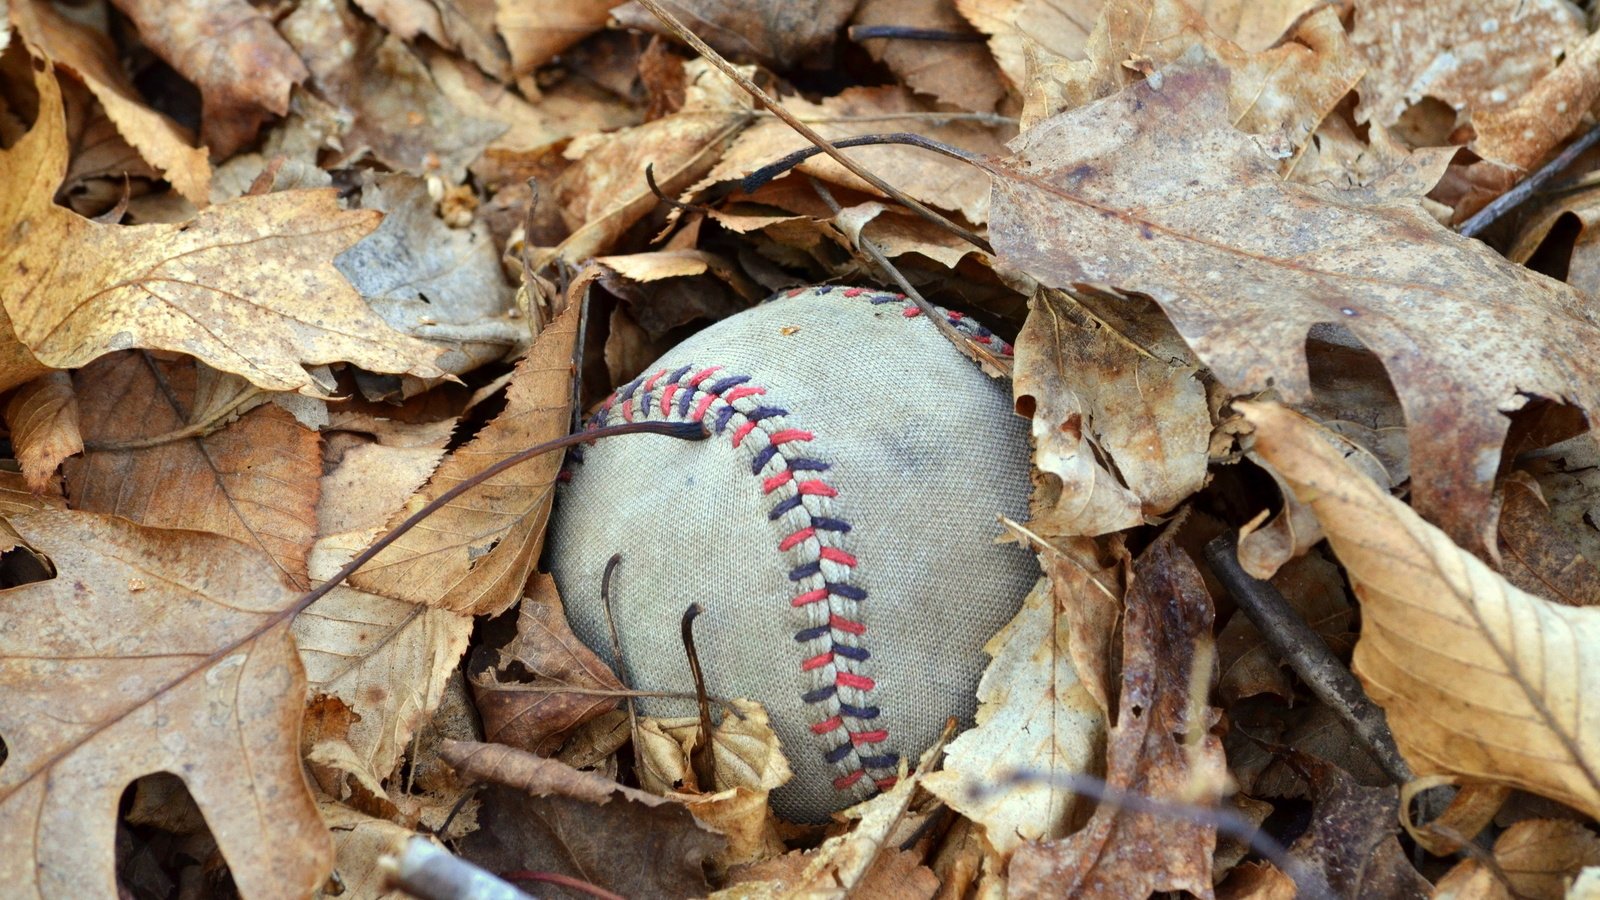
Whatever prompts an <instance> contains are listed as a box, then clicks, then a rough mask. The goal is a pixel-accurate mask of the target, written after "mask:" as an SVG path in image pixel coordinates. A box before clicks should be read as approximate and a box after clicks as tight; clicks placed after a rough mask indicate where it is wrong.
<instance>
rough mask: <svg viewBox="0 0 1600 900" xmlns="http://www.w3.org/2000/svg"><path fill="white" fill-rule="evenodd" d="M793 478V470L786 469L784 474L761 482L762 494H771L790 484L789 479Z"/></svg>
mask: <svg viewBox="0 0 1600 900" xmlns="http://www.w3.org/2000/svg"><path fill="white" fill-rule="evenodd" d="M793 477H794V472H793V471H792V470H789V469H784V470H783V471H782V472H779V473H778V474H776V475H774V476H772V477H771V478H768V479H767V480H766V481H763V482H761V493H763V494H770V493H772V492H773V491H775V490H777V489H778V488H781V487H783V486H784V485H786V484H788V483H789V479H791V478H793Z"/></svg>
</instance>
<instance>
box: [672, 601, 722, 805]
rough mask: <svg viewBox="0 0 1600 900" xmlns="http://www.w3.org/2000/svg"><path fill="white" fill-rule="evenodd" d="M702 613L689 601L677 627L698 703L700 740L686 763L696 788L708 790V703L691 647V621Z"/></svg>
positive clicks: (711, 777)
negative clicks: (692, 771)
mask: <svg viewBox="0 0 1600 900" xmlns="http://www.w3.org/2000/svg"><path fill="white" fill-rule="evenodd" d="M703 612H705V607H703V606H701V605H700V604H698V603H691V604H689V608H688V609H686V610H684V611H683V622H682V624H681V625H680V626H679V629H680V630H681V632H682V635H683V652H684V653H685V654H687V655H688V657H689V674H690V675H692V676H694V692H695V697H696V699H697V700H698V701H699V703H700V740H699V742H697V743H696V744H695V746H694V749H693V750H691V751H689V766H690V767H691V768H692V769H694V777H695V780H696V781H698V782H699V783H700V784H699V787H700V790H702V791H705V792H706V793H708V794H709V793H712V792H714V791H716V789H717V765H716V756H715V755H714V754H713V751H712V749H711V703H710V701H708V700H707V699H706V679H705V674H704V673H703V672H701V671H700V654H698V653H696V652H695V649H694V620H695V619H696V618H698V617H699V616H700V614H701V613H703Z"/></svg>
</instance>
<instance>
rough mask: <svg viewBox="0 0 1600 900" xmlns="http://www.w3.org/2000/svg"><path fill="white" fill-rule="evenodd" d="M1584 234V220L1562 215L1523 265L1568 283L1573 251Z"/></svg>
mask: <svg viewBox="0 0 1600 900" xmlns="http://www.w3.org/2000/svg"><path fill="white" fill-rule="evenodd" d="M1582 234H1583V220H1581V219H1579V218H1578V217H1577V216H1575V215H1573V214H1572V213H1562V214H1561V215H1560V216H1557V217H1556V220H1555V222H1554V223H1552V224H1551V225H1550V230H1549V231H1548V232H1547V233H1546V234H1545V236H1544V240H1542V241H1540V242H1539V246H1538V247H1537V248H1535V249H1534V251H1533V255H1531V256H1529V257H1528V261H1527V262H1526V263H1524V264H1523V265H1526V266H1527V267H1528V268H1530V269H1532V270H1534V271H1535V272H1543V273H1544V274H1546V275H1549V276H1550V277H1551V278H1554V279H1556V280H1557V281H1566V280H1567V275H1568V273H1569V272H1570V270H1571V267H1572V251H1573V248H1574V247H1576V246H1577V243H1578V237H1579V236H1580V235H1582Z"/></svg>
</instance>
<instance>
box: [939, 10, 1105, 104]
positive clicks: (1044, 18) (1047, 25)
mask: <svg viewBox="0 0 1600 900" xmlns="http://www.w3.org/2000/svg"><path fill="white" fill-rule="evenodd" d="M955 5H956V10H957V11H959V12H960V13H961V15H962V17H963V18H965V19H966V20H967V21H968V22H971V23H972V27H974V28H976V29H978V30H979V31H981V32H983V33H984V34H987V35H989V52H990V53H992V54H994V59H995V63H996V64H997V65H998V66H999V67H1000V71H1001V72H1003V73H1004V74H1005V77H1006V80H1007V81H1009V82H1011V85H1012V86H1013V87H1015V88H1017V89H1019V90H1020V89H1022V88H1024V87H1026V86H1027V85H1028V83H1029V77H1028V73H1029V70H1028V65H1029V63H1028V57H1029V53H1030V51H1031V52H1032V53H1033V54H1034V55H1035V58H1038V57H1041V56H1042V57H1044V58H1051V57H1055V58H1061V59H1083V51H1084V45H1085V44H1087V43H1088V41H1089V32H1091V31H1093V30H1094V23H1095V19H1096V18H1097V17H1098V16H1099V14H1100V9H1101V7H1103V6H1105V0H955Z"/></svg>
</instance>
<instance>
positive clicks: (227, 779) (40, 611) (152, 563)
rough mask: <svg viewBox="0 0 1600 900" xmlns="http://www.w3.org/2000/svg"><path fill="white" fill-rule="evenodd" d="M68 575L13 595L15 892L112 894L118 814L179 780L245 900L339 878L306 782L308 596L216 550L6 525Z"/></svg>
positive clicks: (3, 713) (4, 595)
mask: <svg viewBox="0 0 1600 900" xmlns="http://www.w3.org/2000/svg"><path fill="white" fill-rule="evenodd" d="M9 522H10V524H11V527H13V528H14V529H16V531H17V533H18V534H20V535H21V536H22V538H23V539H24V540H26V541H27V542H28V544H29V545H30V546H31V547H33V548H34V549H35V550H36V551H38V552H40V553H43V554H44V555H45V556H47V557H48V558H49V559H50V561H51V562H52V563H53V564H54V566H55V569H56V572H57V574H56V577H54V578H51V579H49V580H47V581H41V582H36V583H33V584H27V585H23V586H21V587H16V588H12V589H10V590H7V591H3V592H0V623H4V624H3V625H0V693H3V695H4V696H5V698H6V700H5V702H4V703H3V704H0V739H3V740H4V742H5V747H6V749H7V751H8V753H9V756H8V757H7V758H6V760H5V762H4V764H3V765H0V883H3V884H5V885H6V892H7V895H8V896H13V897H38V898H41V900H42V898H52V897H114V896H116V895H117V881H116V871H115V860H116V852H115V843H116V833H117V829H116V823H117V808H118V804H119V802H120V800H121V797H122V792H123V790H124V789H125V788H126V787H127V786H128V785H129V784H130V783H132V782H133V781H134V779H136V778H138V777H140V776H142V775H148V774H152V773H156V772H171V773H173V774H176V775H178V776H179V777H180V778H182V779H183V782H184V784H185V785H186V786H187V787H188V789H189V793H190V794H191V795H192V796H193V797H194V800H195V802H196V803H197V804H199V807H200V809H201V811H202V812H204V813H205V814H206V821H207V824H209V825H210V827H211V832H212V834H213V835H214V836H215V838H216V841H217V845H218V846H219V847H220V848H221V850H222V853H223V856H224V857H225V858H226V859H227V860H228V863H229V867H230V869H231V871H232V873H233V878H234V881H235V882H236V883H237V884H238V885H239V888H240V891H241V892H242V893H243V894H244V895H245V896H248V897H257V898H272V897H282V898H286V900H287V898H293V897H300V896H303V895H305V894H307V893H309V892H310V891H311V890H313V889H314V888H316V887H317V886H318V885H320V884H321V883H322V880H323V878H324V877H326V875H327V873H328V871H329V870H330V868H331V865H332V849H331V846H330V844H329V841H328V833H327V830H326V829H325V828H324V827H323V825H322V820H321V819H320V818H319V817H318V816H317V810H316V807H315V805H314V804H313V802H312V798H311V792H310V790H309V789H308V787H307V785H306V781H305V776H304V775H303V774H302V771H301V767H300V754H299V747H298V740H299V737H298V736H299V731H300V717H301V710H302V705H303V703H304V700H305V676H304V674H303V673H302V671H301V668H300V660H299V658H298V657H297V656H296V655H295V649H294V641H293V640H292V639H291V637H290V635H289V623H288V619H287V616H286V615H285V612H286V611H287V610H289V609H290V608H291V607H292V606H293V604H294V602H295V600H296V599H297V598H296V594H295V592H294V591H293V590H291V589H290V588H289V586H288V585H287V584H285V583H284V580H283V578H282V576H281V574H280V573H279V572H278V571H277V569H276V568H275V567H274V566H273V565H272V563H271V562H270V561H268V560H267V559H266V558H265V557H264V556H262V555H261V554H260V553H258V552H257V551H255V550H253V549H252V548H249V547H246V546H245V545H243V544H240V543H238V542H236V541H232V540H229V539H228V538H224V537H220V536H218V535H210V534H204V533H201V532H194V531H176V530H164V529H154V528H145V527H142V526H139V525H135V524H133V523H131V522H128V521H127V520H125V519H118V518H113V517H110V516H100V515H96V514H93V513H84V512H67V511H54V512H42V513H35V514H29V515H21V516H16V517H13V518H11V519H10V520H9Z"/></svg>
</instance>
